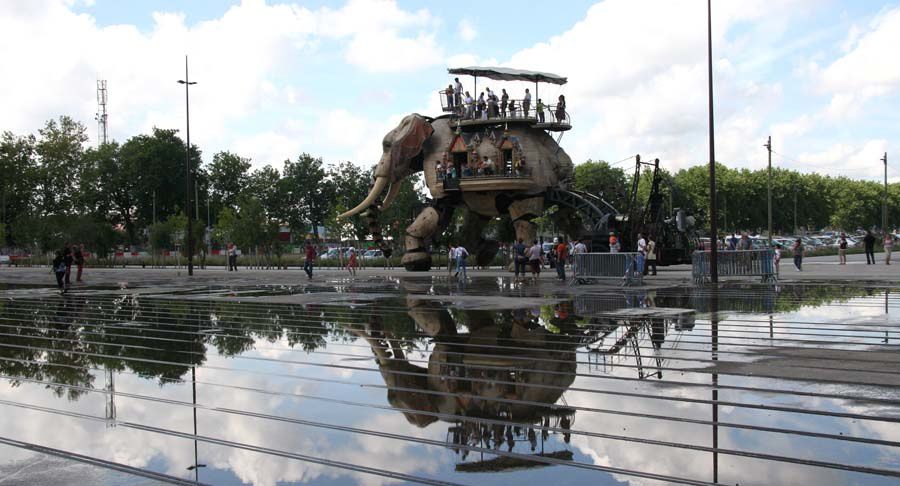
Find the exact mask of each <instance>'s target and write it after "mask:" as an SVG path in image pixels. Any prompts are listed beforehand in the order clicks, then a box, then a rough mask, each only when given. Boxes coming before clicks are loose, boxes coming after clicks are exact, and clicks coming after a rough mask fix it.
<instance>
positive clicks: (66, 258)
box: [63, 243, 75, 287]
mask: <svg viewBox="0 0 900 486" xmlns="http://www.w3.org/2000/svg"><path fill="white" fill-rule="evenodd" d="M74 261H75V258H74V257H73V256H72V244H71V243H66V246H65V247H64V248H63V263H65V265H66V287H68V286H69V285H70V284H71V283H72V282H70V281H69V275H71V274H72V262H74Z"/></svg>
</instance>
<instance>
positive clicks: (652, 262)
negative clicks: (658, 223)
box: [644, 235, 656, 275]
mask: <svg viewBox="0 0 900 486" xmlns="http://www.w3.org/2000/svg"><path fill="white" fill-rule="evenodd" d="M651 267H652V268H653V274H652V275H656V238H654V237H653V235H650V236H648V237H647V264H646V265H644V275H647V274H648V273H650V268H651Z"/></svg>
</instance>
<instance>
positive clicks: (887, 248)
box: [884, 231, 894, 265]
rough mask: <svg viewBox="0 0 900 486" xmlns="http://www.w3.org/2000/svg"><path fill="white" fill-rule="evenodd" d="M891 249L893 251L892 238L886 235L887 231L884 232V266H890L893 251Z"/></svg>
mask: <svg viewBox="0 0 900 486" xmlns="http://www.w3.org/2000/svg"><path fill="white" fill-rule="evenodd" d="M893 249H894V236H893V235H891V234H890V233H888V232H887V231H885V232H884V264H885V265H890V264H891V251H893Z"/></svg>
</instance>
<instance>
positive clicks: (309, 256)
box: [303, 240, 316, 280]
mask: <svg viewBox="0 0 900 486" xmlns="http://www.w3.org/2000/svg"><path fill="white" fill-rule="evenodd" d="M315 261H316V247H314V246H313V244H312V242H311V241H309V240H306V260H305V261H304V262H303V271H305V272H306V276H307V278H309V279H310V280H312V278H313V263H315Z"/></svg>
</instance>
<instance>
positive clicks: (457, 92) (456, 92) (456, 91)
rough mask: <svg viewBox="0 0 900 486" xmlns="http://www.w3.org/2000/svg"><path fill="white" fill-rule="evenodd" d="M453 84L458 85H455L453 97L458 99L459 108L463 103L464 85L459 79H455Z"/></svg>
mask: <svg viewBox="0 0 900 486" xmlns="http://www.w3.org/2000/svg"><path fill="white" fill-rule="evenodd" d="M453 82H454V83H456V84H454V85H453V96H454V97H455V98H456V105H457V106H459V105H460V103H461V102H462V95H463V87H462V83H460V82H459V78H453Z"/></svg>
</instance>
